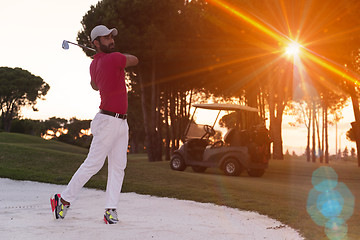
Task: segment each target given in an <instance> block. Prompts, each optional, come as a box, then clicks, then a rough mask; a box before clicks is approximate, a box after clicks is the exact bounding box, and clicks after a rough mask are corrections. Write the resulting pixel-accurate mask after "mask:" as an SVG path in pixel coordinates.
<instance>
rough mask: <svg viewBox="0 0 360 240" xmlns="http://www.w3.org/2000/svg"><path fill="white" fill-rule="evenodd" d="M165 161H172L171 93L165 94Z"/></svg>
mask: <svg viewBox="0 0 360 240" xmlns="http://www.w3.org/2000/svg"><path fill="white" fill-rule="evenodd" d="M164 118H165V135H166V136H165V160H166V161H168V160H170V126H169V93H165V94H164Z"/></svg>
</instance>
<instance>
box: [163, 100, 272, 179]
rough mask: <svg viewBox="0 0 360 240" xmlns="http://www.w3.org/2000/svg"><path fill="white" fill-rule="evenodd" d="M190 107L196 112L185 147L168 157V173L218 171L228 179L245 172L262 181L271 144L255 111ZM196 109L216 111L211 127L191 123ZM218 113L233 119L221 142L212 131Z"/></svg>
mask: <svg viewBox="0 0 360 240" xmlns="http://www.w3.org/2000/svg"><path fill="white" fill-rule="evenodd" d="M193 107H195V110H194V113H193V114H192V117H191V120H190V122H189V124H188V126H187V128H186V131H185V136H184V138H183V139H184V144H183V145H182V146H181V147H180V148H179V149H177V150H175V151H174V153H173V155H172V157H171V160H170V167H171V169H173V170H177V171H184V170H185V169H186V167H188V166H191V167H192V169H193V170H194V171H195V172H204V171H205V170H206V169H207V168H220V169H221V170H223V171H224V173H225V174H226V175H229V176H238V175H240V173H241V172H242V171H243V170H246V171H247V173H248V174H249V176H252V177H261V176H262V175H263V174H264V173H265V169H266V168H267V167H268V162H269V159H270V142H271V140H270V137H269V131H268V130H267V129H266V127H265V125H264V121H262V122H260V117H259V115H258V112H259V111H258V109H256V108H252V107H248V106H243V105H235V104H194V105H193ZM198 109H206V110H215V111H218V113H217V117H216V119H215V122H214V123H213V125H201V124H197V123H196V122H195V121H194V115H195V113H196V111H197V110H198ZM221 111H225V112H227V113H230V114H232V115H231V116H232V119H233V120H232V122H233V124H232V126H233V127H232V128H230V129H228V131H227V132H226V134H225V135H224V138H223V139H222V138H221V134H217V132H216V131H215V130H214V126H215V124H216V123H217V121H218V118H219V115H220V112H221ZM230 114H228V116H230ZM219 135H220V137H219Z"/></svg>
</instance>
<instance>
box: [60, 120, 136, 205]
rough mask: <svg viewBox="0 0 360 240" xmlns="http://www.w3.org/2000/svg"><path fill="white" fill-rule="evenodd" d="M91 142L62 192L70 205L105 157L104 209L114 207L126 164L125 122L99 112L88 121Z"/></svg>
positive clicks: (126, 125)
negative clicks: (106, 163) (106, 166)
mask: <svg viewBox="0 0 360 240" xmlns="http://www.w3.org/2000/svg"><path fill="white" fill-rule="evenodd" d="M90 127H91V132H92V134H93V140H92V142H91V146H90V150H89V153H88V155H87V158H86V159H85V161H84V162H83V164H81V166H80V167H79V169H78V170H77V171H76V173H75V174H74V176H73V177H72V178H71V180H70V182H69V184H68V185H67V187H66V189H65V190H64V191H63V192H62V193H61V196H62V198H63V199H64V200H65V201H68V202H70V203H71V202H73V201H74V200H75V199H76V197H77V194H78V193H79V191H80V190H81V188H82V187H83V186H84V185H85V183H86V182H87V181H89V179H90V178H91V177H92V176H93V175H94V174H96V173H97V172H98V171H99V170H100V169H101V168H102V166H103V165H104V162H105V158H106V157H108V178H107V186H106V204H105V209H108V208H117V205H118V203H119V199H120V192H121V187H122V184H123V180H124V175H125V173H124V170H125V168H126V163H127V147H128V136H129V135H128V131H129V128H128V124H127V121H126V120H123V119H119V118H115V117H112V116H108V115H105V114H101V113H98V114H96V116H95V118H94V119H93V120H92V122H91V125H90Z"/></svg>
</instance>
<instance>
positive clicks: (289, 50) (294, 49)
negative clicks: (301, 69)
mask: <svg viewBox="0 0 360 240" xmlns="http://www.w3.org/2000/svg"><path fill="white" fill-rule="evenodd" d="M300 49H301V45H300V44H299V43H297V42H292V43H290V44H289V45H288V46H287V47H286V49H285V54H286V55H288V56H298V55H299V54H300Z"/></svg>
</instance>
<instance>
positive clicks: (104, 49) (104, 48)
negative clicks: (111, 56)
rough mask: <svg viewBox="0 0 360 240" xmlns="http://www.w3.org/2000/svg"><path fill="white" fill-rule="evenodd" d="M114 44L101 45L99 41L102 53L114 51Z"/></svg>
mask: <svg viewBox="0 0 360 240" xmlns="http://www.w3.org/2000/svg"><path fill="white" fill-rule="evenodd" d="M114 49H115V44H113V43H111V44H109V46H106V45H103V44H101V43H100V50H101V51H102V52H104V53H112V52H114Z"/></svg>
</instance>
